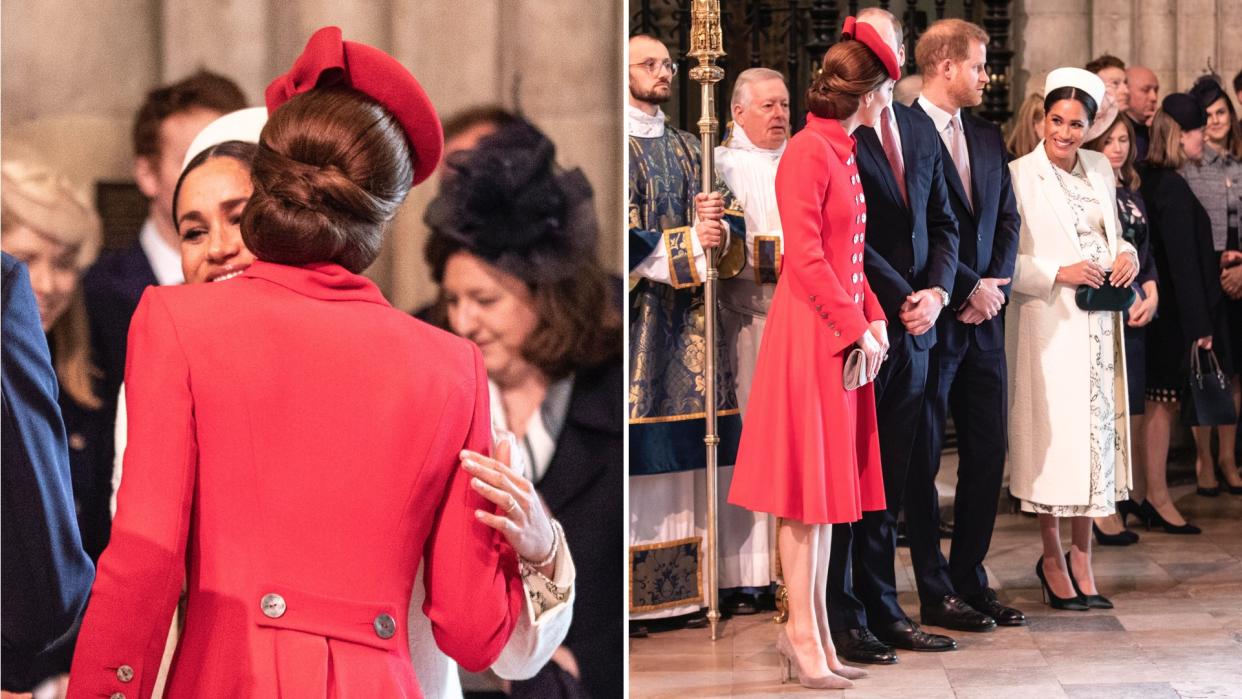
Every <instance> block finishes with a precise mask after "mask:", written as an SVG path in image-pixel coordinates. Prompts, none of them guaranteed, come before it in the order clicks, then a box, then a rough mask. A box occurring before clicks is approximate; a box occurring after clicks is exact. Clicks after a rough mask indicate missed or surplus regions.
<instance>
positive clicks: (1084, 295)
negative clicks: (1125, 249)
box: [1074, 271, 1138, 313]
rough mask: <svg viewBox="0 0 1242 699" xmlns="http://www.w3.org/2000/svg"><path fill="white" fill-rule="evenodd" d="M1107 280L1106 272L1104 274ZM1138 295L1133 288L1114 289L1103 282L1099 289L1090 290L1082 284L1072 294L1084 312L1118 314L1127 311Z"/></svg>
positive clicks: (1114, 287)
mask: <svg viewBox="0 0 1242 699" xmlns="http://www.w3.org/2000/svg"><path fill="white" fill-rule="evenodd" d="M1104 277H1105V278H1106V279H1107V278H1108V272H1107V271H1106V272H1105V273H1104ZM1137 297H1138V294H1136V293H1135V292H1134V287H1132V286H1126V287H1116V286H1113V285H1111V284H1109V283H1107V282H1105V283H1104V284H1103V285H1102V286H1100V288H1098V289H1092V288H1091V287H1089V286H1087V285H1086V284H1083V285H1082V286H1080V287H1078V289H1077V290H1076V291H1075V292H1074V301H1075V303H1077V304H1078V307H1079V308H1081V309H1082V310H1084V311H1114V312H1117V313H1120V312H1122V311H1126V310H1129V308H1130V306H1131V305H1132V304H1133V303H1134V299H1135V298H1137Z"/></svg>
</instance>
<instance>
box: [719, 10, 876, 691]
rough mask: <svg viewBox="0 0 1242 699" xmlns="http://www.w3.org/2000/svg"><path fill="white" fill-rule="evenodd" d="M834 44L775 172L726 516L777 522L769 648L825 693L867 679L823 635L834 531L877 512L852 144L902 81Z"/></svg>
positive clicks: (850, 41) (859, 45)
mask: <svg viewBox="0 0 1242 699" xmlns="http://www.w3.org/2000/svg"><path fill="white" fill-rule="evenodd" d="M844 35H845V39H844V40H842V41H840V42H838V43H836V44H834V45H833V46H832V47H831V48H829V49H828V52H827V53H826V54H825V55H824V62H823V70H822V71H821V72H820V73H819V75H817V76H816V78H815V80H814V81H813V82H812V83H811V87H810V89H809V90H808V91H807V105H808V107H809V109H810V112H811V113H810V114H808V115H807V124H806V128H804V129H803V130H802V131H800V132H799V133H798V134H797V135H795V136H794V137H793V138H792V139H790V141H789V145H788V146H786V148H785V155H784V157H782V158H781V162H780V166H779V167H778V168H777V171H776V203H777V208H778V209H779V212H780V218H781V222H782V224H783V227H784V240H785V257H784V263H783V265H784V266H783V274H781V277H780V281H779V282H777V286H776V293H775V296H774V297H773V299H772V306H771V309H770V311H769V313H768V322H767V327H766V328H765V330H764V336H763V346H762V347H761V348H760V350H759V359H758V362H757V364H756V366H755V375H754V383H753V384H752V388H751V397H750V407H749V409H748V412H747V418H746V422H745V425H744V427H743V431H742V441H741V446H740V448H739V451H738V458H737V466H736V468H735V469H734V475H733V484H732V486H731V488H730V490H729V502H731V503H733V504H734V505H738V506H740V507H745V508H747V509H749V510H752V511H755V512H767V513H770V514H773V515H776V516H777V517H780V518H781V519H780V527H779V529H778V531H777V547H778V549H779V552H780V561H781V569H782V572H783V577H784V583H785V588H786V590H787V592H788V598H789V620H788V621H787V622H786V624H785V627H784V628H783V629H782V630H781V631H780V635H779V636H778V637H777V650H778V651H779V652H780V654H781V656H782V666H783V667H784V669H785V675H784V677H788V676H790V675H792V673H793V672H794V671H795V670H796V672H797V676H798V680H799V681H800V682H801V683H802V685H803V686H805V687H812V688H835V689H842V688H848V687H851V686H853V683H852V682H851V681H850V680H851V679H858V678H861V677H864V676H865V675H866V673H865V671H863V670H860V669H858V668H854V667H850V666H847V665H844V664H842V663H841V661H840V660H839V659H838V658H837V653H836V649H835V648H834V646H833V643H832V637H831V634H830V630H829V628H828V608H827V599H826V595H827V588H828V582H827V581H828V560H829V552H830V551H831V539H832V524H833V523H837V522H854V521H857V520H858V519H859V518H860V517H861V516H862V513H863V511H865V510H882V509H884V505H885V502H884V484H883V475H882V471H881V466H880V445H879V440H878V438H877V434H876V416H875V399H874V395H875V394H874V391H873V387H872V385H871V384H870V381H871V380H872V379H874V378H875V376H876V373H877V372H878V371H879V368H880V363H881V362H882V361H883V360H884V355H885V352H886V350H887V345H888V335H887V330H886V320H885V316H884V311H883V310H882V309H881V308H880V303H879V301H878V300H877V299H876V297H875V295H874V294H873V293H872V291H871V287H870V285H869V284H868V283H867V280H866V277H865V275H864V274H863V264H862V258H863V255H862V251H863V246H864V238H865V235H866V215H867V214H866V210H867V207H866V203H865V201H864V197H863V195H862V184H861V183H860V180H859V177H858V165H857V164H856V162H855V156H854V136H853V132H854V130H855V129H856V128H858V127H859V126H874V125H875V123H876V121H877V119H879V117H880V114H881V113H882V112H883V111H884V109H885V108H886V107H888V106H889V104H890V103H891V102H892V90H893V84H894V82H895V81H896V80H897V79H898V77H900V74H899V72H898V68H897V57H896V56H895V55H894V54H893V50H892V49H891V48H890V47H889V46H888V44H886V43H885V42H884V41H883V39H881V38H880V35H879V34H878V33H877V32H876V31H875V29H874V28H872V27H871V26H870V25H868V24H863V23H856V22H855V20H854V18H853V17H850V18H847V19H846V21H845V31H844ZM854 348H857V349H859V350H861V354H862V355H863V356H864V357H865V360H864V363H863V367H864V368H863V370H862V371H863V372H865V376H863V377H861V378H862V379H864V382H865V384H866V385H861V386H855V385H853V384H852V383H851V385H850V387H849V388H847V385H846V381H845V374H846V372H847V366H848V365H847V363H846V356H847V355H849V354H851V350H853V349H854ZM854 374H855V377H856V378H858V377H857V372H854ZM851 388H852V389H853V390H851ZM842 430H845V432H844V433H842ZM784 677H783V679H784Z"/></svg>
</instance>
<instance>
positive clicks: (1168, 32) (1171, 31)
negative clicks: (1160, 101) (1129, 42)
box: [1127, 0, 1177, 96]
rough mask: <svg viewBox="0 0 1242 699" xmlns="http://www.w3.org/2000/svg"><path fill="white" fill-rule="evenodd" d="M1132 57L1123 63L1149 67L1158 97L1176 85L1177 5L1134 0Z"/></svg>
mask: <svg viewBox="0 0 1242 699" xmlns="http://www.w3.org/2000/svg"><path fill="white" fill-rule="evenodd" d="M1135 7H1136V9H1135V12H1136V17H1135V18H1134V21H1135V34H1134V44H1135V46H1134V48H1135V52H1134V56H1133V57H1132V60H1131V61H1128V62H1127V63H1130V64H1134V65H1141V66H1146V67H1147V68H1150V69H1151V70H1152V72H1154V73H1155V74H1156V77H1157V78H1158V79H1159V80H1160V95H1161V96H1163V95H1165V94H1168V92H1169V89H1170V87H1171V86H1172V85H1174V84H1175V83H1176V69H1177V2H1176V0H1137V2H1136V3H1135Z"/></svg>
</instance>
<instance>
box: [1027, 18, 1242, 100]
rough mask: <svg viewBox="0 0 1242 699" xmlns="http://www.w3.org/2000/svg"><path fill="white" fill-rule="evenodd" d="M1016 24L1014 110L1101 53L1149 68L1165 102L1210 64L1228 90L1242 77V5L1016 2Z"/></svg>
mask: <svg viewBox="0 0 1242 699" xmlns="http://www.w3.org/2000/svg"><path fill="white" fill-rule="evenodd" d="M1012 16H1013V37H1014V48H1015V50H1016V51H1017V55H1016V56H1015V58H1014V72H1013V84H1014V88H1015V89H1014V91H1013V93H1012V99H1013V104H1014V106H1015V108H1016V106H1017V105H1019V104H1021V102H1022V99H1023V97H1024V96H1025V95H1027V94H1028V93H1030V92H1034V91H1038V90H1042V89H1043V84H1044V78H1045V77H1046V76H1047V75H1048V72H1049V71H1051V70H1052V69H1053V68H1058V67H1060V66H1082V65H1084V64H1086V63H1087V61H1089V60H1091V59H1092V58H1094V57H1096V56H1098V55H1100V54H1103V53H1111V54H1113V55H1115V56H1117V57H1118V58H1120V59H1121V60H1123V61H1125V62H1126V64H1127V65H1134V64H1137V65H1144V66H1147V67H1148V68H1151V69H1152V70H1153V71H1154V72H1155V73H1156V76H1157V77H1158V78H1159V79H1160V94H1161V95H1166V94H1168V93H1170V92H1176V91H1182V90H1186V89H1187V88H1189V87H1190V86H1191V84H1193V83H1194V81H1195V79H1196V78H1198V77H1199V76H1200V75H1202V74H1203V73H1204V72H1205V71H1206V70H1207V67H1208V64H1209V62H1210V63H1211V65H1212V66H1213V67H1214V68H1215V71H1216V73H1217V74H1219V75H1220V76H1221V77H1222V78H1224V82H1225V85H1226V88H1229V86H1230V83H1231V81H1232V80H1233V76H1234V75H1235V74H1236V73H1237V72H1238V70H1239V69H1242V39H1239V38H1238V37H1240V36H1242V0H1091V1H1090V2H1083V1H1081V0H1080V1H1078V2H1051V1H1049V0H1017V1H1016V2H1014V3H1013V15H1012ZM1227 91H1228V92H1230V94H1232V90H1231V89H1228V90H1227Z"/></svg>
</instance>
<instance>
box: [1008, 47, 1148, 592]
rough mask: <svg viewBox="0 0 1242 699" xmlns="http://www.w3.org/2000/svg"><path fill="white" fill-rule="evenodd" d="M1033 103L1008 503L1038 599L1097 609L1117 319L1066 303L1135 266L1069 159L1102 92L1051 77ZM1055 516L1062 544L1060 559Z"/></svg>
mask: <svg viewBox="0 0 1242 699" xmlns="http://www.w3.org/2000/svg"><path fill="white" fill-rule="evenodd" d="M1044 94H1045V95H1046V97H1045V98H1044V111H1045V117H1044V140H1043V141H1042V142H1041V143H1040V145H1039V146H1038V147H1036V148H1035V150H1034V151H1032V152H1031V153H1030V154H1029V155H1026V156H1025V157H1022V158H1019V159H1017V160H1015V161H1013V162H1011V163H1010V164H1009V169H1010V172H1011V173H1012V174H1013V188H1014V194H1015V196H1016V197H1017V200H1018V210H1019V212H1020V213H1021V215H1022V230H1021V232H1020V233H1019V239H1018V260H1017V266H1016V268H1015V270H1014V275H1013V296H1012V298H1011V300H1010V303H1009V308H1008V310H1007V311H1006V318H1005V337H1006V343H1005V344H1006V353H1007V355H1008V358H1009V439H1010V441H1009V461H1010V467H1011V469H1012V476H1011V478H1010V491H1011V492H1012V493H1013V495H1014V496H1015V497H1017V498H1019V499H1020V500H1021V502H1022V509H1023V510H1024V511H1026V512H1034V513H1036V514H1037V515H1038V516H1039V525H1040V526H1039V529H1040V537H1041V539H1042V540H1043V549H1044V551H1043V556H1042V557H1041V558H1040V560H1039V561H1037V562H1036V564H1035V574H1036V576H1037V577H1038V578H1039V581H1040V583H1041V585H1042V588H1043V592H1044V595H1045V601H1047V602H1048V603H1049V604H1051V605H1052V607H1053V608H1056V609H1072V610H1078V611H1085V610H1087V609H1089V608H1091V607H1098V608H1105V609H1107V608H1111V607H1112V603H1111V602H1109V601H1108V599H1107V598H1105V597H1104V596H1102V595H1100V594H1099V592H1098V591H1097V590H1096V587H1095V579H1094V575H1093V574H1092V570H1091V523H1092V518H1093V517H1104V516H1108V515H1111V514H1113V512H1114V508H1115V504H1116V502H1118V501H1120V500H1125V499H1126V498H1127V497H1128V492H1129V488H1130V435H1129V420H1128V418H1127V417H1126V414H1127V413H1128V405H1127V401H1128V399H1127V397H1126V393H1127V391H1126V367H1125V354H1124V351H1123V349H1122V339H1121V338H1122V324H1121V313H1119V312H1114V311H1109V310H1095V309H1091V308H1083V307H1080V306H1079V305H1078V303H1077V302H1076V296H1077V292H1078V291H1079V290H1080V288H1081V287H1089V288H1090V289H1100V288H1101V287H1103V286H1104V285H1106V284H1107V285H1109V286H1111V287H1116V288H1123V289H1124V288H1126V287H1128V286H1130V284H1131V283H1132V282H1133V281H1134V279H1135V277H1136V276H1137V274H1138V269H1139V260H1138V254H1137V252H1136V251H1135V248H1134V246H1133V245H1132V244H1131V243H1129V242H1127V241H1126V240H1125V238H1124V237H1123V236H1122V234H1121V231H1120V230H1119V227H1120V226H1119V224H1118V220H1117V203H1116V197H1117V189H1116V183H1115V181H1114V178H1113V169H1112V166H1111V165H1110V164H1109V161H1108V159H1107V158H1106V157H1104V156H1103V155H1101V154H1100V153H1096V152H1095V151H1091V150H1084V149H1081V148H1080V146H1081V145H1082V143H1083V141H1084V137H1085V135H1086V133H1087V132H1088V130H1089V128H1090V126H1091V124H1092V122H1093V120H1094V119H1095V118H1096V116H1097V109H1098V106H1099V105H1100V104H1102V103H1103V100H1104V96H1105V88H1104V83H1103V81H1101V80H1100V78H1099V77H1098V76H1096V75H1095V74H1094V73H1090V72H1088V71H1085V70H1083V69H1081V68H1057V69H1056V70H1054V71H1052V72H1051V73H1049V74H1048V79H1047V82H1046V83H1045V85H1044ZM1066 518H1068V519H1069V520H1070V530H1071V546H1070V550H1069V552H1068V553H1065V554H1064V557H1062V548H1061V525H1060V523H1061V520H1062V519H1066Z"/></svg>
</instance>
